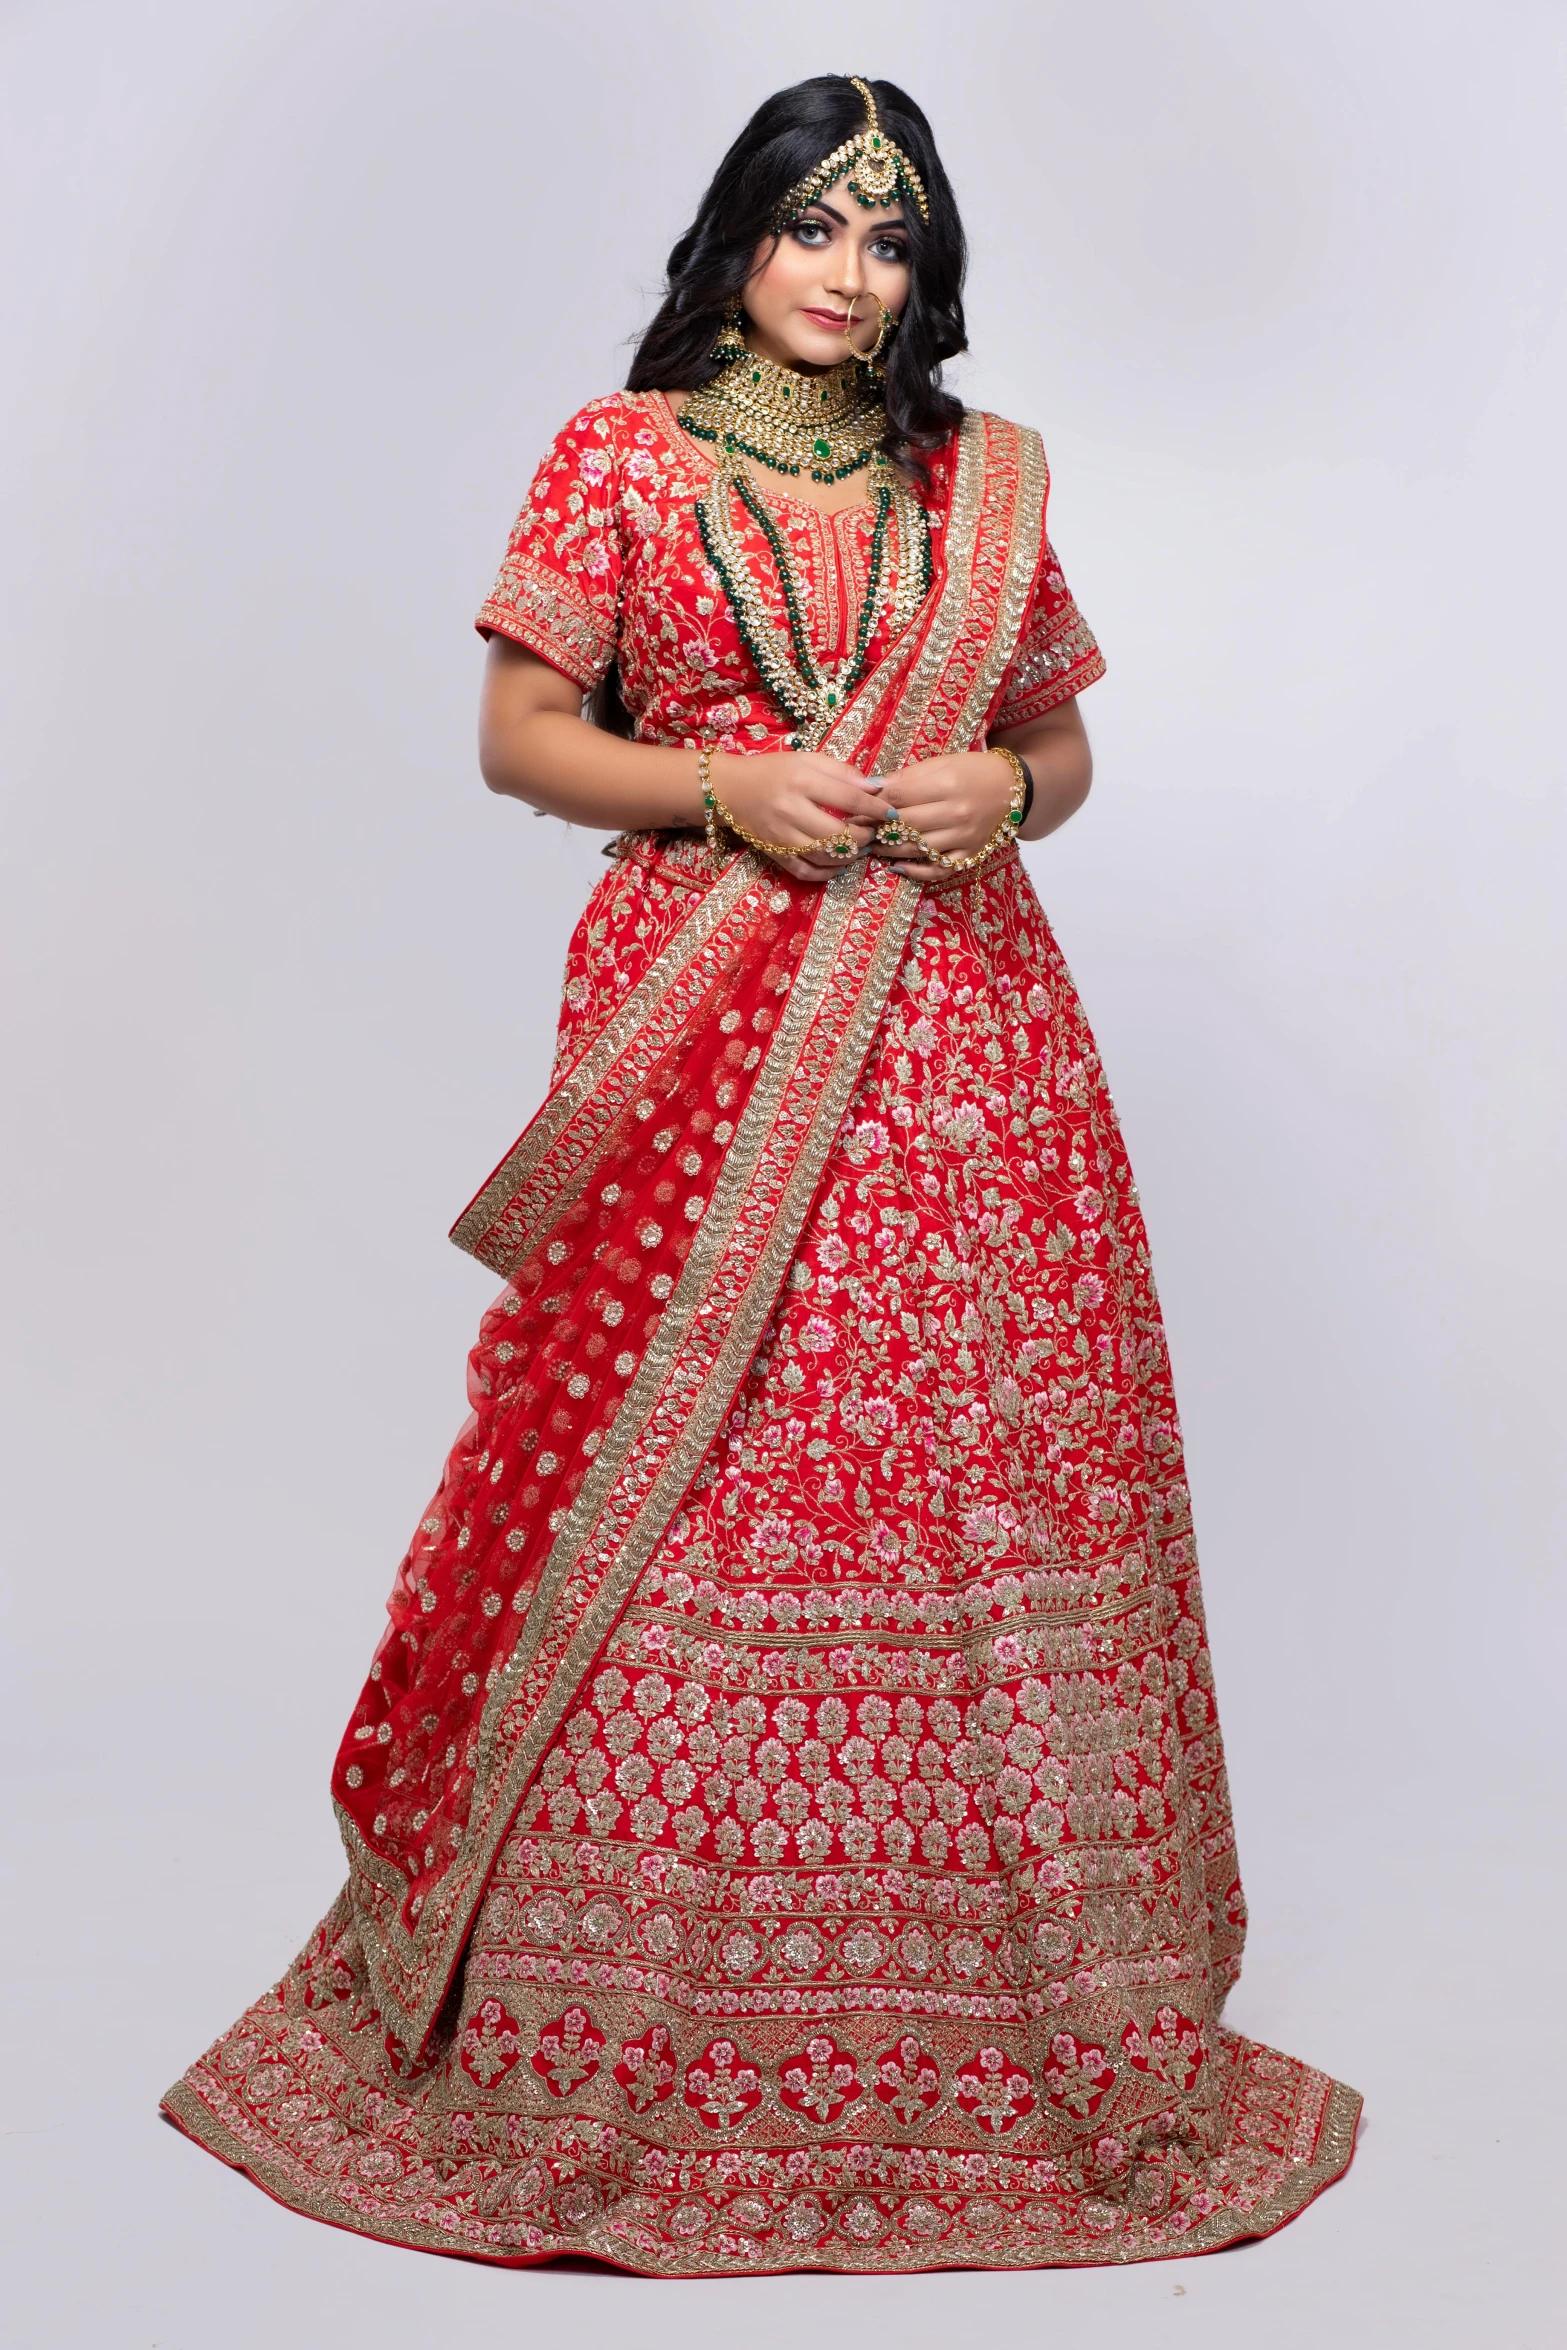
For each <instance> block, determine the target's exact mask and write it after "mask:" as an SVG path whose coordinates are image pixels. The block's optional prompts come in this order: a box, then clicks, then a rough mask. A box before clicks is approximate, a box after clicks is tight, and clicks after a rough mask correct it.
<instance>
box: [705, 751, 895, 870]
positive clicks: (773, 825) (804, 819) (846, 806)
mask: <svg viewBox="0 0 1567 2350" xmlns="http://www.w3.org/2000/svg"><path fill="white" fill-rule="evenodd" d="M711 772H712V785H713V790H714V792H715V793H716V794H717V796H718V798H719V799H720V800H722V802H723V803H724V806H725V807H726V808H728V809H730V810H731V811H732V812H733V814H734V815H735V816H737V817H738V818H739V820H740V822H741V823H742V824H743V825H744V826H745V828H746V830H747V832H754V833H755V834H756V837H757V839H758V840H766V841H777V842H779V843H781V844H789V843H793V842H795V841H798V842H799V843H800V844H801V846H802V848H803V846H804V844H805V843H806V842H807V841H813V840H818V841H819V840H827V839H830V838H831V837H832V836H833V835H834V834H835V833H846V834H847V835H848V837H849V839H850V840H852V841H853V843H854V848H855V854H856V856H860V855H863V853H864V851H865V848H866V846H867V844H868V843H869V841H870V840H871V838H872V836H873V834H874V833H875V830H876V827H877V825H878V824H881V823H883V822H884V821H885V819H886V814H887V810H886V807H885V805H884V804H883V802H882V800H881V799H880V797H879V792H880V786H879V785H878V784H874V783H873V784H867V783H866V781H865V779H864V777H863V776H862V775H861V774H860V773H859V772H858V771H857V769H855V768H853V767H851V766H849V764H848V763H847V761H846V760H843V759H832V758H829V757H828V756H827V754H826V753H825V752H823V751H769V752H764V753H762V754H760V755H759V756H757V757H754V758H744V757H737V756H735V755H734V754H733V753H724V754H721V755H719V756H717V757H715V758H714V760H713V764H712V771H711ZM773 862H774V863H775V864H777V865H781V866H782V867H783V869H784V871H785V872H786V873H792V874H793V875H794V876H795V878H796V880H798V881H810V882H817V883H820V882H823V881H828V880H830V879H831V877H832V875H833V874H834V873H841V872H842V871H843V868H844V866H845V865H846V864H847V863H848V862H849V860H848V859H847V858H846V857H835V856H832V855H830V854H828V853H827V852H826V851H825V850H816V851H814V852H810V853H807V854H804V855H799V856H774V858H773Z"/></svg>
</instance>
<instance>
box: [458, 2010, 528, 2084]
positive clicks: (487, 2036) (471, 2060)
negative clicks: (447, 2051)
mask: <svg viewBox="0 0 1567 2350" xmlns="http://www.w3.org/2000/svg"><path fill="white" fill-rule="evenodd" d="M457 2051H458V2056H459V2058H460V2060H461V2063H462V2069H463V2071H464V2072H465V2073H469V2074H471V2075H472V2077H473V2079H474V2080H476V2081H477V2082H478V2084H479V2086H480V2088H481V2089H488V2088H489V2087H490V2086H491V2085H492V2083H494V2082H496V2081H499V2080H502V2079H504V2077H505V2076H506V2074H507V2073H509V2072H510V2071H511V2068H512V2066H513V2065H514V2064H515V2063H516V2061H517V2059H518V2057H519V2056H521V2054H522V2027H521V2026H520V2024H519V2023H518V2021H517V2019H516V2017H515V2016H514V2015H508V2013H507V2011H506V2009H505V2008H504V2007H503V2006H502V2005H501V2003H500V2001H499V2000H498V1999H485V2000H481V2002H480V2004H479V2011H478V2013H477V2015H475V2016H474V2017H472V2019H471V2020H470V2022H469V2024H468V2028H467V2030H466V2031H465V2032H464V2033H463V2035H462V2038H461V2039H460V2040H459V2041H458V2043H457Z"/></svg>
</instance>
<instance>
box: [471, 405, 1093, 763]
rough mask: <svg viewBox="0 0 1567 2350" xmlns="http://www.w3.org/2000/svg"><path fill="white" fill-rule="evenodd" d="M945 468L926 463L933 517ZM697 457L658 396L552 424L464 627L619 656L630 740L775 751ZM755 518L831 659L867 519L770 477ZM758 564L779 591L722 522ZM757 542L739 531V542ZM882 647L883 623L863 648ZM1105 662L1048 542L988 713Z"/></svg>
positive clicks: (571, 670)
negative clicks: (828, 507) (768, 525)
mask: <svg viewBox="0 0 1567 2350" xmlns="http://www.w3.org/2000/svg"><path fill="white" fill-rule="evenodd" d="M947 471H948V468H947V467H946V466H945V465H944V464H943V463H942V462H940V461H938V463H937V464H936V466H935V467H934V469H933V487H932V491H931V493H930V496H931V499H932V501H933V502H934V509H935V511H936V513H937V517H938V520H939V518H940V507H941V500H942V498H943V496H944V492H945V485H946V479H947ZM711 472H712V462H711V459H710V458H709V457H708V456H707V455H706V454H705V453H704V452H702V451H701V450H700V449H699V448H697V447H696V446H695V445H694V444H693V443H692V442H691V441H690V440H689V439H688V438H687V436H686V435H685V434H684V433H682V432H681V431H680V429H679V427H678V425H677V424H676V423H675V420H674V416H673V413H672V412H671V410H670V407H669V404H668V402H667V401H666V400H665V399H664V398H663V396H662V394H660V393H640V394H638V393H630V392H616V393H614V394H612V395H611V396H610V397H609V398H608V399H604V400H595V401H593V402H592V403H591V404H590V405H589V406H588V407H587V408H584V409H583V410H582V411H581V412H580V414H578V415H577V416H574V417H573V418H572V420H571V422H570V423H569V424H567V425H566V426H565V427H564V429H563V430H562V431H561V432H560V433H559V434H558V435H557V437H556V439H555V442H554V444H553V446H552V447H551V449H550V451H549V454H548V455H547V456H546V457H545V459H544V462H543V464H542V465H541V466H540V467H539V470H538V473H537V474H536V476H535V477H534V481H533V485H532V487H531V489H530V490H529V493H528V497H527V499H526V501H525V503H524V505H523V508H522V512H521V514H520V515H519V516H518V518H517V522H516V525H515V527H514V529H513V531H512V534H511V539H510V543H509V544H508V547H507V550H506V556H505V560H504V561H503V563H502V565H501V570H500V575H499V577H498V578H497V580H496V582H495V585H494V587H493V588H492V589H491V591H490V594H489V595H488V596H487V597H486V599H485V601H484V604H483V605H482V607H481V608H480V611H479V616H478V625H479V627H480V628H481V629H482V630H484V631H486V632H494V633H497V634H499V635H502V636H509V637H511V638H513V639H514V640H515V641H516V642H517V643H519V644H524V645H526V646H528V647H529V649H530V650H531V651H533V652H536V653H539V654H542V655H543V657H544V659H545V660H547V661H550V662H552V663H553V664H554V666H555V667H556V668H557V669H560V670H563V671H564V672H565V674H566V675H567V676H568V677H570V678H572V679H573V680H574V681H575V682H576V683H577V684H578V685H580V686H582V687H583V689H584V690H588V689H590V688H591V687H593V686H595V685H596V684H597V683H598V681H599V680H600V678H602V677H603V675H604V673H605V671H606V670H607V669H608V668H609V666H610V663H611V662H612V661H614V662H615V663H616V664H617V667H618V671H619V677H620V688H621V693H622V696H623V698H624V700H625V704H626V707H627V709H628V710H629V711H630V712H631V713H632V716H633V717H634V718H635V720H636V722H637V733H638V736H639V738H640V739H641V740H643V741H645V742H659V743H685V742H693V741H699V740H701V739H703V738H704V737H719V738H722V740H723V743H724V747H725V749H726V750H729V751H736V752H738V751H758V750H768V749H772V748H775V747H776V746H777V745H778V744H779V743H781V742H782V741H783V739H784V738H785V736H787V735H788V734H789V733H790V732H791V730H792V721H791V720H790V719H789V718H788V717H787V716H786V715H785V714H784V713H783V711H781V710H780V709H779V708H778V706H777V704H776V703H775V702H774V701H773V700H772V697H771V696H770V695H769V694H768V692H767V691H766V689H765V687H764V686H763V685H762V682H761V680H760V678H759V677H758V676H757V674H756V672H755V670H754V668H753V667H752V664H751V660H750V656H749V655H748V654H747V652H746V650H745V648H744V646H743V644H742V643H741V640H740V635H739V631H738V629H737V627H736V625H735V621H734V616H733V614H732V613H731V611H730V609H729V605H728V601H727V599H726V598H725V597H724V596H723V594H722V593H721V592H720V590H719V587H718V583H717V581H716V579H715V577H714V575H713V572H712V570H711V567H710V565H709V564H708V561H707V558H706V555H705V554H704V552H703V548H702V544H701V540H700V537H699V535H698V532H697V528H696V522H695V506H696V501H697V499H698V498H699V497H700V496H701V494H702V492H703V491H704V489H705V488H706V486H707V483H708V481H709V479H710V476H711ZM766 495H767V500H768V507H769V511H770V513H771V514H772V515H773V516H774V518H775V520H776V523H777V526H778V528H779V529H780V530H781V531H782V532H783V535H784V538H785V541H786V543H787V546H788V550H789V554H790V556H791V558H792V560H793V563H794V566H795V570H796V572H797V574H798V576H799V578H800V580H801V582H802V587H803V592H804V595H805V600H806V609H807V614H808V618H809V620H810V623H811V626H812V631H813V637H814V639H815V641H816V643H817V646H818V650H819V651H820V652H821V653H822V654H823V655H826V656H830V657H832V658H835V659H837V658H841V657H842V655H843V654H844V653H845V652H846V651H847V649H848V644H849V638H850V635H851V633H852V630H853V626H854V616H855V614H856V613H857V612H858V610H859V607H860V603H861V600H862V598H863V596H864V592H865V585H866V579H867V576H868V570H869V562H870V545H871V524H872V521H873V515H872V512H871V509H870V508H869V507H868V506H855V507H851V508H849V509H848V510H847V512H844V513H840V514H837V515H826V514H823V513H821V512H820V511H819V510H818V509H817V508H816V507H814V506H812V505H810V504H808V503H807V502H806V501H805V500H803V499H798V498H791V497H790V496H788V494H787V493H785V492H784V491H781V490H779V489H778V488H777V486H776V485H774V484H770V485H769V486H768V490H767V493H766ZM737 522H738V526H739V528H740V533H741V538H742V540H743V541H744V542H745V544H746V545H747V548H748V551H749V553H750V554H751V556H752V558H753V565H754V571H755V576H756V577H757V578H758V580H759V581H760V582H762V583H763V586H764V592H765V594H766V595H767V596H768V597H769V598H774V600H776V601H777V610H776V611H775V612H774V615H773V616H774V618H775V619H776V620H778V621H779V622H780V623H781V621H782V618H783V608H782V603H781V600H778V599H777V598H776V594H775V585H774V582H775V576H776V566H775V565H773V564H772V563H771V562H770V560H769V559H768V556H767V550H766V548H765V545H764V544H763V543H762V540H761V536H760V532H759V531H758V529H757V527H756V525H755V524H754V523H753V522H751V520H750V519H749V517H747V516H745V515H743V514H741V515H739V516H738V517H737ZM753 542H754V543H753ZM886 649H887V639H886V636H885V629H884V627H883V628H879V629H878V632H877V634H876V635H875V636H873V638H872V640H871V644H870V647H869V652H868V660H869V661H870V662H872V663H874V662H875V661H876V660H877V659H879V658H880V656H881V655H882V653H884V652H885V651H886ZM1103 672H1104V661H1103V658H1102V656H1101V654H1100V652H1099V649H1098V646H1097V645H1096V644H1095V642H1094V639H1093V636H1092V634H1091V632H1090V630H1089V628H1088V626H1087V623H1086V622H1085V621H1084V619H1083V616H1082V614H1081V613H1080V612H1079V611H1078V609H1077V606H1076V604H1075V603H1074V602H1073V600H1072V594H1071V590H1070V589H1069V588H1068V586H1067V584H1066V581H1065V579H1064V577H1063V576H1062V573H1061V568H1060V564H1059V563H1058V561H1057V560H1056V557H1055V553H1054V550H1053V549H1051V550H1047V553H1046V557H1045V559H1044V560H1043V562H1042V563H1041V565H1040V570H1039V575H1038V579H1037V581H1036V583H1035V590H1034V601H1033V604H1032V606H1031V608H1030V611H1029V614H1028V617H1027V619H1026V621H1025V623H1024V628H1023V633H1022V636H1021V637H1020V639H1019V643H1018V648H1017V652H1016V654H1015V656H1014V659H1013V664H1012V667H1011V669H1010V670H1009V671H1008V674H1007V678H1006V681H1005V683H1004V685H1003V688H1002V693H1001V697H1000V708H999V709H998V711H997V714H996V717H995V719H994V722H993V723H994V725H995V726H996V727H998V728H1005V727H1012V726H1022V725H1025V724H1027V723H1028V722H1029V720H1031V719H1033V718H1037V717H1038V716H1039V715H1040V714H1041V713H1042V712H1043V711H1045V710H1048V709H1051V708H1053V707H1054V706H1055V705H1056V704H1057V703H1058V702H1063V701H1067V700H1069V699H1070V698H1071V697H1072V696H1073V695H1074V694H1078V693H1081V692H1082V690H1083V688H1084V687H1085V686H1088V685H1092V684H1093V682H1094V680H1095V679H1096V678H1098V677H1100V676H1102V675H1103Z"/></svg>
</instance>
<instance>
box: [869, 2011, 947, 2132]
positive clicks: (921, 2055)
mask: <svg viewBox="0 0 1567 2350" xmlns="http://www.w3.org/2000/svg"><path fill="white" fill-rule="evenodd" d="M873 2086H874V2089H875V2092H876V2095H877V2096H878V2097H879V2098H880V2099H881V2101H882V2103H883V2105H885V2106H887V2107H888V2108H889V2109H890V2111H891V2112H892V2113H894V2114H896V2116H897V2118H898V2120H899V2121H900V2122H903V2123H905V2124H907V2123H912V2122H917V2121H918V2120H919V2119H920V2117H921V2115H923V2114H927V2113H929V2112H930V2110H931V2108H932V2107H933V2106H934V2105H935V2104H936V2102H937V2100H938V2099H939V2098H940V2096H941V2068H940V2066H939V2065H938V2064H937V2062H936V2060H935V2058H934V2057H933V2056H932V2055H931V2054H930V2051H929V2050H928V2049H926V2048H922V2047H921V2045H920V2043H919V2041H918V2040H916V2039H915V2037H914V2035H913V2033H912V2032H910V2033H906V2034H905V2035H904V2037H903V2038H902V2039H901V2040H900V2041H899V2042H898V2044H897V2046H896V2047H894V2048H885V2049H883V2051H882V2053H881V2055H880V2056H878V2057H877V2059H876V2077H875V2081H874V2083H873Z"/></svg>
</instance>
